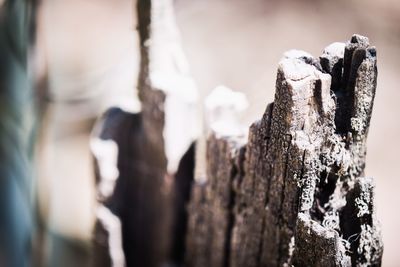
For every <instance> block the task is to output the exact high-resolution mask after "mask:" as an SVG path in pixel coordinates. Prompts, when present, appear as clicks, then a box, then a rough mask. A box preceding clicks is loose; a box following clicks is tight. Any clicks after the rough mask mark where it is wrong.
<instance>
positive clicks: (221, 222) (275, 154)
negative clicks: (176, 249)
mask: <svg viewBox="0 0 400 267" xmlns="http://www.w3.org/2000/svg"><path fill="white" fill-rule="evenodd" d="M376 77H377V67H376V50H375V48H374V47H372V46H370V45H369V41H368V39H367V38H366V37H363V36H360V35H354V36H353V37H352V38H351V40H350V41H349V42H347V43H346V44H343V43H334V44H332V45H330V46H328V47H327V48H326V49H325V50H324V53H323V55H322V56H321V57H320V58H313V57H312V56H311V55H309V54H308V53H305V52H302V51H296V50H292V51H289V52H287V53H285V55H284V57H283V58H282V60H281V61H280V63H279V67H278V74H277V81H276V93H275V101H274V102H273V103H272V104H270V105H268V106H267V109H266V112H265V114H264V116H263V118H262V119H261V120H260V121H257V122H255V123H253V125H252V126H251V127H250V130H249V137H248V142H247V144H246V145H245V146H239V145H238V143H235V142H232V140H231V139H230V138H229V137H216V136H215V135H211V137H210V138H209V141H208V146H207V181H206V182H205V183H204V184H195V185H194V188H193V197H192V200H191V203H190V208H189V214H190V216H189V225H188V229H189V230H188V236H187V255H186V256H187V257H186V263H187V265H188V266H236V267H240V266H250V267H251V266H291V265H294V266H380V264H381V257H382V251H383V245H382V241H381V236H380V226H379V223H378V222H377V220H376V215H375V209H374V205H373V182H372V178H364V168H365V155H366V139H367V134H368V128H369V122H370V118H371V113H372V106H373V99H374V95H375V89H376ZM239 143H240V142H239ZM239 151H245V154H244V155H243V156H239V155H241V153H239ZM238 162H240V163H239V164H238ZM239 166H243V167H242V169H241V167H239ZM233 170H236V171H233ZM238 170H240V171H238ZM237 174H240V175H237ZM228 196H230V197H231V198H232V199H230V201H229V205H227V204H226V203H227V199H229V197H228ZM224 233H225V234H224Z"/></svg>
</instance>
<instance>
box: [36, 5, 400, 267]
mask: <svg viewBox="0 0 400 267" xmlns="http://www.w3.org/2000/svg"><path fill="white" fill-rule="evenodd" d="M134 2H135V1H131V0H113V1H109V0H86V1H82V0H69V1H63V0H44V1H42V4H41V8H40V12H39V24H38V26H39V28H38V29H39V31H38V47H37V50H38V53H37V58H38V59H37V61H36V75H37V76H38V77H41V78H43V79H45V80H46V81H47V83H46V84H47V87H48V90H49V95H48V97H47V98H46V99H47V100H46V103H45V104H46V105H44V107H45V108H44V114H45V115H44V118H45V120H44V124H43V127H42V129H41V138H40V140H39V143H38V157H37V162H38V166H39V167H38V169H37V178H38V188H39V202H40V214H41V218H42V222H43V225H45V227H46V228H48V229H49V233H50V234H49V237H47V238H46V240H45V243H46V244H47V246H45V248H44V250H45V254H46V255H47V259H45V260H46V261H49V262H53V263H56V262H57V263H58V264H57V265H52V266H86V264H87V263H88V262H89V257H90V254H89V253H88V251H87V244H88V243H89V242H90V238H91V231H92V227H93V219H94V213H93V210H94V186H93V185H94V178H93V171H92V169H93V166H92V160H91V157H90V153H89V137H90V130H91V127H92V126H93V123H94V121H95V119H96V118H97V117H98V116H99V115H100V114H101V113H102V112H104V110H105V109H106V108H107V107H110V106H112V105H115V104H118V105H124V106H127V107H130V108H131V109H132V110H138V104H137V100H136V96H135V90H136V89H135V87H136V78H137V70H138V62H139V53H138V37H137V33H136V28H135V27H136V15H135V13H134V12H133V11H134V5H135V3H134ZM174 5H175V13H176V20H177V24H178V27H179V28H180V30H181V39H182V45H183V49H184V50H185V52H186V56H187V59H188V61H189V64H190V66H191V72H192V75H193V78H194V80H195V82H196V84H197V87H198V88H199V91H200V96H201V98H202V99H204V97H205V96H206V95H207V94H208V93H209V92H210V91H211V90H212V89H213V88H215V87H216V86H218V85H221V84H223V85H226V86H228V87H230V88H232V89H233V90H237V91H242V92H244V93H245V94H246V95H247V97H248V100H249V103H250V106H249V109H248V110H247V111H246V112H245V114H244V116H243V118H242V122H243V123H244V124H245V125H249V124H250V123H251V122H252V121H254V120H256V119H258V118H260V117H261V115H262V113H263V111H264V109H265V107H266V105H267V104H268V103H269V102H272V101H273V95H274V90H275V88H274V86H275V77H276V69H277V65H278V61H279V59H280V58H281V56H282V55H283V53H284V52H285V51H287V50H289V49H293V48H296V49H302V50H305V51H307V52H309V53H311V54H313V55H314V56H319V55H320V54H321V53H322V50H323V48H324V47H325V46H327V45H328V44H330V43H332V42H335V41H346V40H348V39H349V38H350V37H351V35H352V34H353V33H359V34H362V35H366V36H368V37H369V38H370V42H371V43H372V44H373V45H375V46H376V47H377V50H378V71H379V74H378V87H377V94H376V98H375V105H374V111H373V117H372V122H371V128H370V132H369V138H368V157H367V169H366V175H368V176H373V177H374V178H375V182H376V201H377V208H378V216H379V218H380V221H381V223H382V228H383V240H384V244H385V251H384V257H383V266H393V267H395V266H400V253H398V247H399V246H398V243H397V241H398V240H400V231H399V228H400V212H399V211H400V209H399V208H398V203H400V191H399V188H400V177H399V176H400V175H399V166H400V156H399V153H400V138H399V137H400V119H399V115H400V112H399V106H400V102H399V99H400V1H398V0H380V1H374V0H351V1H350V0H336V1H329V0H301V1H300V0H247V1H243V0H175V2H174ZM60 252H62V253H60ZM60 264H61V265H60Z"/></svg>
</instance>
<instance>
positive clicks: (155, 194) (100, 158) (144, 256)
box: [91, 0, 197, 267]
mask: <svg viewBox="0 0 400 267" xmlns="http://www.w3.org/2000/svg"><path fill="white" fill-rule="evenodd" d="M136 11H137V16H138V33H139V41H140V46H139V48H140V55H141V59H140V69H139V76H138V96H139V99H140V101H141V112H139V113H136V114H134V113H129V112H125V111H123V110H121V109H118V108H114V109H110V110H109V111H107V112H106V114H105V115H104V117H103V118H102V119H101V120H100V121H99V122H98V123H97V126H96V128H95V130H94V132H93V138H92V141H91V142H92V152H93V155H94V158H95V165H96V168H97V171H96V176H97V178H96V180H97V185H96V187H97V192H98V207H97V213H96V216H97V217H96V218H97V222H96V228H95V233H94V251H95V254H98V255H94V258H95V262H94V266H148V267H152V266H154V267H157V266H162V265H164V264H171V263H176V264H180V263H181V262H182V261H183V253H184V249H185V247H184V240H185V233H186V230H185V229H186V224H187V223H186V220H187V212H186V203H187V202H188V200H189V195H190V189H191V183H192V180H193V170H194V144H193V142H194V138H195V129H196V127H191V125H192V126H193V123H195V113H194V111H195V104H196V97H197V91H196V88H195V87H194V83H193V81H192V80H191V78H190V76H189V75H188V73H187V69H186V68H185V63H184V57H183V56H182V52H181V50H180V47H179V42H178V37H179V36H178V33H177V30H176V28H175V24H174V21H173V9H172V1H170V0H138V1H137V6H136ZM132 89H133V88H132ZM184 127H189V128H188V129H189V130H187V131H183V130H182V129H183V128H184ZM114 150H115V151H114ZM112 155H114V156H112ZM119 239H120V240H119ZM102 264H103V265H102Z"/></svg>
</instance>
